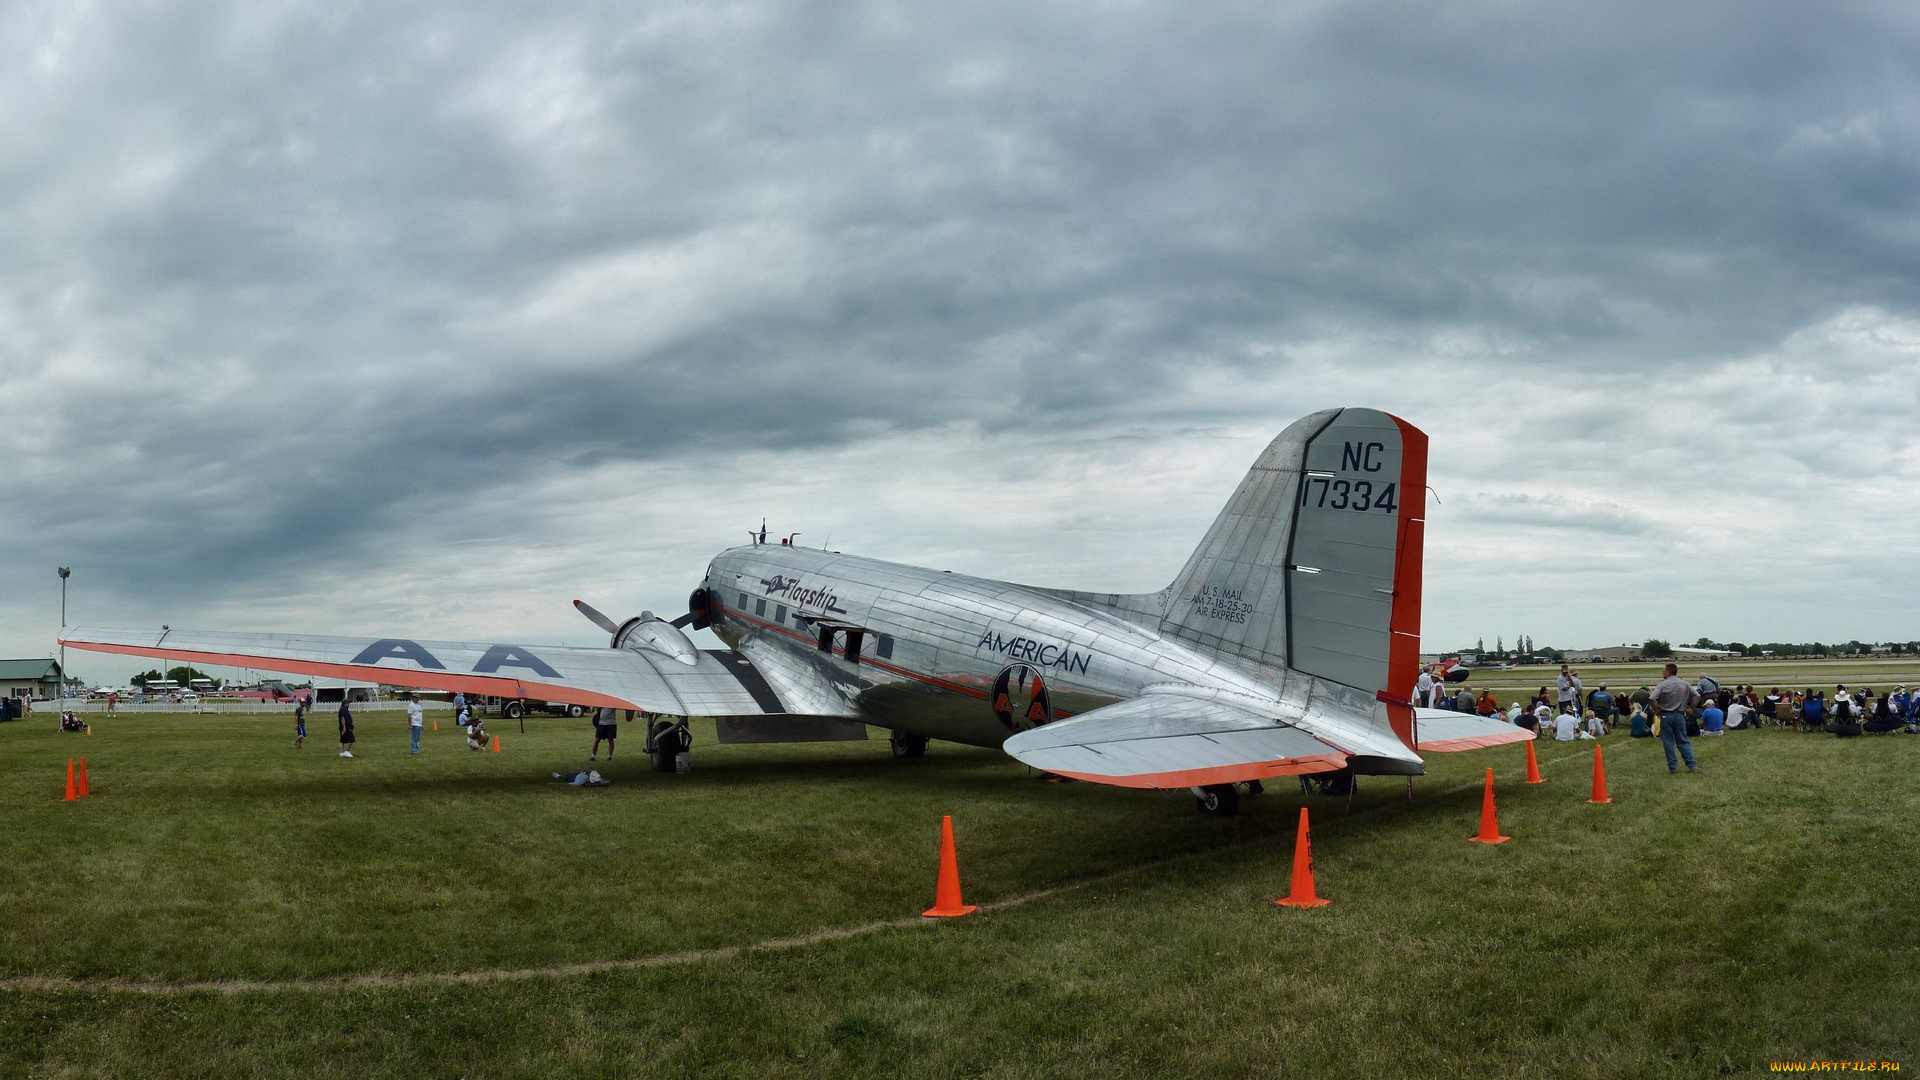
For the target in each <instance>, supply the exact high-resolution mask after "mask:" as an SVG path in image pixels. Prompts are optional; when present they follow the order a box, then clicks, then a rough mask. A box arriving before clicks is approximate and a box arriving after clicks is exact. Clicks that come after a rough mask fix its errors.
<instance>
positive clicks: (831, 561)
mask: <svg viewBox="0 0 1920 1080" xmlns="http://www.w3.org/2000/svg"><path fill="white" fill-rule="evenodd" d="M1426 473H1427V437H1426V435H1425V434H1424V433H1423V432H1421V431H1420V430H1419V429H1417V428H1415V427H1413V426H1412V425H1410V424H1408V423H1407V422H1406V421H1404V420H1401V419H1399V418H1398V417H1394V416H1390V415H1388V414H1386V413H1382V412H1377V411H1374V410H1372V409H1360V408H1347V409H1331V410H1327V411H1323V412H1317V413H1314V414H1312V415H1310V416H1307V417H1305V418H1303V419H1301V420H1299V421H1297V422H1295V423H1294V424H1293V425H1291V426H1290V427H1288V428H1287V429H1286V430H1285V431H1284V432H1282V433H1281V434H1280V435H1279V437H1277V438H1275V439H1274V440H1273V442H1272V444H1270V445H1269V446H1268V447H1267V449H1266V451H1265V452H1264V453H1262V454H1261V455H1260V458H1259V460H1258V461H1256V462H1255V463H1254V465H1253V468H1252V470H1251V471H1250V472H1248V474H1247V476H1246V479H1245V480H1243V481H1241V483H1240V487H1239V489H1238V490H1237V491H1235V492H1234V494H1233V498H1232V499H1231V500H1230V501H1229V502H1228V503H1227V506H1226V508H1225V509H1224V510H1222V511H1221V513H1220V516H1219V518H1218V519H1217V520H1215V522H1214V523H1213V527H1212V529H1210V530H1209V531H1208V532H1207V535H1206V538H1205V539H1204V540H1202V541H1201V543H1200V547H1199V548H1198V550H1196V551H1195V552H1194V553H1193V555H1192V556H1191V557H1190V558H1189V559H1188V560H1187V564H1186V566H1185V567H1184V568H1182V569H1181V571H1180V573H1179V575H1178V576H1177V577H1175V578H1174V580H1173V583H1172V584H1170V585H1168V586H1167V587H1166V588H1164V589H1162V590H1160V591H1159V592H1155V593H1145V594H1132V595H1129V594H1115V593H1092V592H1074V591H1064V590H1059V589H1046V588H1037V587H1034V586H1030V585H1016V584H1011V583H1008V582H1002V581H992V580H988V579H985V578H976V577H968V576H965V575H962V574H955V573H951V572H947V571H938V570H927V569H922V568H920V567H913V566H902V565H899V564H896V563H888V562H882V561H880V560H877V559H869V558H862V557H859V556H853V555H842V554H839V553H837V552H830V551H822V550H815V549H808V548H802V547H799V546H796V545H791V544H786V543H776V544H769V543H766V542H765V535H764V532H763V533H761V534H759V535H757V536H755V538H754V541H753V542H752V543H749V544H745V545H742V546H740V547H735V548H730V549H728V550H726V551H723V552H721V553H720V554H719V555H717V556H715V558H714V559H713V561H712V563H711V564H710V565H709V566H708V567H707V572H706V577H705V579H704V580H703V581H702V582H701V583H700V587H699V588H697V589H695V590H694V591H693V595H692V597H691V598H690V601H689V604H688V611H687V613H686V614H684V615H682V616H680V617H678V618H676V619H673V620H671V621H668V620H663V619H659V618H656V617H655V616H654V615H653V614H652V613H651V612H642V613H641V614H640V615H639V616H638V617H636V618H631V619H628V620H626V621H625V622H621V623H615V622H614V621H613V620H612V619H609V618H607V617H606V616H605V615H603V614H601V613H600V612H598V611H596V610H594V609H593V608H592V607H590V606H588V605H587V604H585V603H582V602H580V601H578V600H576V601H574V604H575V606H577V607H578V608H579V609H580V611H581V613H582V614H584V615H586V617H587V618H589V619H591V620H593V622H594V623H596V624H597V625H599V626H600V627H601V628H602V629H603V630H606V631H607V632H608V633H609V634H611V635H612V647H611V648H607V649H598V648H594V649H589V648H579V647H564V646H545V645H542V646H529V645H523V644H505V643H493V642H456V641H429V640H420V639H414V638H401V637H379V638H372V637H354V638H349V637H311V636H302V635H287V634H257V633H216V632H196V631H184V630H171V629H163V630H161V631H159V632H154V631H129V630H103V629H88V628H76V629H73V630H72V631H70V632H69V633H68V634H67V636H66V637H65V639H64V643H65V644H67V645H71V646H73V647H74V648H79V649H92V650H97V651H101V652H112V653H130V654H135V655H140V656H155V657H164V658H167V659H173V660H182V661H187V662H189V663H196V664H198V663H208V664H229V665H235V666H245V667H251V668H264V669H267V670H272V671H286V672H296V673H302V674H308V675H318V676H325V677H338V678H350V679H364V680H373V681H379V682H383V683H390V684H395V685H405V686H417V687H422V688H430V689H440V690H464V691H467V692H469V693H481V694H489V695H500V696H503V697H507V698H513V699H522V698H538V699H544V700H549V701H563V702H571V703H578V704H580V705H585V706H598V707H611V708H616V709H635V710H644V711H646V712H650V713H655V714H661V715H664V716H668V717H674V718H677V719H675V720H662V721H660V722H659V723H658V724H656V726H655V728H654V729H653V730H652V731H650V732H649V738H648V744H649V749H655V748H657V747H658V746H660V745H666V744H668V743H670V742H673V741H675V740H678V739H679V738H680V736H681V735H682V734H683V733H684V732H685V723H686V718H687V717H689V716H711V717H715V718H718V719H719V720H720V729H721V733H722V737H723V738H725V737H727V735H728V733H729V732H733V733H735V734H736V735H737V736H739V737H743V738H750V739H769V738H770V739H781V738H791V739H796V740H797V739H809V738H833V737H847V731H848V729H849V728H851V729H852V730H853V731H855V732H859V733H860V734H854V735H853V736H852V737H862V735H863V733H864V729H862V728H859V727H858V724H861V723H864V724H873V725H876V726H879V727H882V728H886V729H889V730H890V731H891V732H892V744H893V751H894V754H895V755H896V756H898V757H919V756H920V755H921V754H922V753H924V752H925V750H926V746H927V742H928V740H929V739H947V740H952V741H954V742H961V743H970V744H974V745H979V746H1001V747H1004V749H1005V750H1006V752H1007V753H1009V754H1011V755H1012V756H1013V757H1015V758H1017V759H1019V760H1020V761H1022V762H1025V763H1027V764H1028V765H1031V766H1033V767H1035V768H1037V769H1041V770H1044V771H1046V772H1048V773H1051V774H1055V775H1057V776H1062V777H1071V778H1075V779H1080V780H1088V781H1093V782H1096V783H1102V784H1115V785H1120V786H1123V787H1138V788H1190V789H1192V791H1193V793H1194V796H1195V798H1196V799H1197V800H1198V802H1199V805H1200V807H1201V809H1202V810H1203V811H1206V812H1209V813H1222V814H1230V813H1233V812H1235V811H1236V810H1237V809H1238V803H1239V792H1240V791H1242V790H1246V789H1247V788H1248V786H1250V785H1257V784H1258V782H1259V781H1261V780H1265V779H1270V778H1273V777H1277V776H1287V775H1298V774H1307V773H1326V772H1336V771H1340V770H1352V772H1354V773H1359V774H1390V775H1405V776H1413V775H1417V774H1419V773H1421V772H1423V771H1424V770H1425V765H1424V763H1423V761H1422V759H1421V756H1420V755H1421V754H1423V753H1431V752H1437V751H1453V750H1468V749H1474V748H1478V747H1485V746H1494V745H1498V744H1501V743H1508V742H1514V741H1518V740H1522V739H1525V738H1528V737H1529V733H1528V732H1526V731H1525V730H1523V729H1520V728H1516V727H1514V726H1512V725H1509V724H1507V723H1505V722H1503V721H1500V720H1490V719H1486V718H1482V717H1478V716H1471V715H1467V714H1462V713H1453V712H1443V711H1434V710H1427V709H1416V708H1414V707H1413V706H1412V705H1411V704H1410V702H1411V700H1412V694H1413V690H1414V684H1415V681H1416V679H1417V677H1418V674H1419V632H1420V584H1421V552H1422V542H1423V529H1424V526H1425V506H1426V487H1427V479H1426ZM686 626H692V627H693V628H695V629H704V628H708V627H711V628H712V629H713V630H714V632H715V633H716V634H718V635H719V637H720V638H721V639H722V641H724V642H725V643H726V644H727V645H729V646H730V648H728V649H725V650H703V649H699V648H697V647H695V645H694V644H693V642H692V641H691V640H690V639H689V638H688V637H687V635H686V634H685V633H684V631H683V630H682V628H683V627H686ZM742 733H744V734H742ZM670 735H671V736H673V739H669V738H668V736H670ZM680 745H684V742H681V743H680ZM655 761H656V767H660V763H661V755H659V754H658V753H656V757H655ZM665 767H668V768H671V765H670V764H668V765H666V766H665Z"/></svg>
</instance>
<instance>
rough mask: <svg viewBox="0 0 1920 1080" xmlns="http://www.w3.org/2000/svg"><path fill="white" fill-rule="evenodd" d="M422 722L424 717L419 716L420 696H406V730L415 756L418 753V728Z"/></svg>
mask: <svg viewBox="0 0 1920 1080" xmlns="http://www.w3.org/2000/svg"><path fill="white" fill-rule="evenodd" d="M423 720H425V717H423V716H422V715H421V711H420V695H419V694H408V695H407V729H408V730H409V731H410V732H412V735H413V752H414V753H416V754H417V753H419V752H420V728H421V722H422V721H423Z"/></svg>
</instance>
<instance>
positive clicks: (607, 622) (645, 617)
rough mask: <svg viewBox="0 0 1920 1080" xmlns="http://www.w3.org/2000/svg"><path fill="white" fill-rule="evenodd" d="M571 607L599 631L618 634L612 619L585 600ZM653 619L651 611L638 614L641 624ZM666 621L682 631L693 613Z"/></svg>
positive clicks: (576, 601)
mask: <svg viewBox="0 0 1920 1080" xmlns="http://www.w3.org/2000/svg"><path fill="white" fill-rule="evenodd" d="M573 606H574V607H576V608H579V609H580V614H582V615H585V616H586V617H587V620H588V621H589V622H591V623H593V625H595V626H597V627H599V628H600V629H602V630H605V631H606V632H607V633H609V634H617V633H619V632H620V624H619V623H616V622H614V621H613V620H612V619H609V618H607V617H606V616H605V615H602V614H601V613H600V611H599V609H598V608H595V607H594V606H593V605H592V604H589V603H587V602H586V601H585V600H575V601H574V602H573ZM653 619H654V614H653V612H651V611H643V612H641V613H640V621H642V622H652V621H653ZM667 621H668V622H669V623H670V624H671V625H672V626H674V627H675V628H677V629H683V628H685V627H686V625H687V624H688V623H690V622H692V621H693V612H691V611H689V612H687V613H686V614H685V615H682V616H680V617H679V618H677V619H670V620H667Z"/></svg>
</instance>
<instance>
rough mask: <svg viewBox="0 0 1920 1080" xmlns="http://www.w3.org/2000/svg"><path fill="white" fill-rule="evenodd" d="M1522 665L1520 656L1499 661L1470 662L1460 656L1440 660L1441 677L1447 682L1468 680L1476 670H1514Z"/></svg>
mask: <svg viewBox="0 0 1920 1080" xmlns="http://www.w3.org/2000/svg"><path fill="white" fill-rule="evenodd" d="M1519 666H1520V658H1519V657H1518V656H1509V657H1507V658H1506V659H1505V660H1503V661H1500V662H1498V663H1488V662H1487V661H1485V660H1478V661H1474V662H1472V663H1468V662H1467V661H1465V660H1462V659H1460V658H1459V657H1457V656H1456V657H1454V658H1452V659H1451V660H1442V661H1441V662H1440V677H1441V678H1442V679H1444V680H1446V681H1447V682H1466V681H1467V679H1468V678H1470V677H1471V676H1472V675H1473V673H1474V672H1476V671H1512V670H1514V669H1515V668H1517V667H1519Z"/></svg>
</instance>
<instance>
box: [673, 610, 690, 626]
mask: <svg viewBox="0 0 1920 1080" xmlns="http://www.w3.org/2000/svg"><path fill="white" fill-rule="evenodd" d="M692 621H693V612H691V611H689V612H687V613H686V614H685V615H682V616H680V617H679V618H677V619H675V620H673V625H674V626H675V627H684V626H686V625H687V624H688V623H690V622H692Z"/></svg>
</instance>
